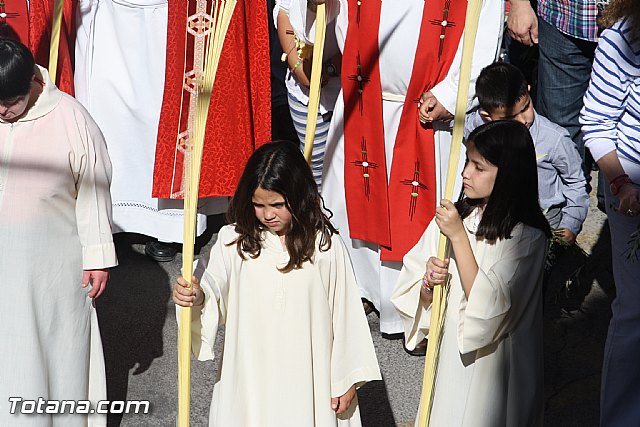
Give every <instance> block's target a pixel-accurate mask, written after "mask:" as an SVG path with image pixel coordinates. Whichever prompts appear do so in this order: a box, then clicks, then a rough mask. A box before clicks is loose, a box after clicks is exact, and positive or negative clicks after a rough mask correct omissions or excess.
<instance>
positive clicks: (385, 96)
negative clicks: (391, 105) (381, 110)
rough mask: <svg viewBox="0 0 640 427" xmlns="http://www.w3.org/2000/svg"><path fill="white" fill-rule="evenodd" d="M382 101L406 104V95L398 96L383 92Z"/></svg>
mask: <svg viewBox="0 0 640 427" xmlns="http://www.w3.org/2000/svg"><path fill="white" fill-rule="evenodd" d="M382 100H383V101H390V102H400V103H402V104H404V100H405V96H404V95H397V94H395V93H389V92H382Z"/></svg>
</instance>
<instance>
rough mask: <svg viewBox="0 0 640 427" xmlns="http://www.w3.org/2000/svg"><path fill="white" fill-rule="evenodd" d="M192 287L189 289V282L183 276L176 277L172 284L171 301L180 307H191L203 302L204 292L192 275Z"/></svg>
mask: <svg viewBox="0 0 640 427" xmlns="http://www.w3.org/2000/svg"><path fill="white" fill-rule="evenodd" d="M191 281H192V282H193V287H192V288H191V289H189V283H187V281H186V280H184V277H182V276H180V277H178V280H177V281H176V284H175V285H174V286H173V302H174V303H176V304H177V305H180V306H182V307H193V306H197V305H202V304H203V303H204V292H203V291H202V288H201V287H200V281H199V280H198V279H197V278H195V277H193V278H192V279H191Z"/></svg>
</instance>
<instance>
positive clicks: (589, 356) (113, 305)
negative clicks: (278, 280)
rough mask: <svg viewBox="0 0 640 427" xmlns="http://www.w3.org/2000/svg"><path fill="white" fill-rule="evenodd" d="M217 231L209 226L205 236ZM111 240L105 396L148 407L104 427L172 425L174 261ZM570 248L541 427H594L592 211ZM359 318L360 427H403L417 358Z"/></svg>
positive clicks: (209, 366) (127, 238) (601, 240)
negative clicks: (363, 331)
mask: <svg viewBox="0 0 640 427" xmlns="http://www.w3.org/2000/svg"><path fill="white" fill-rule="evenodd" d="M216 219H217V220H218V221H219V220H220V218H216ZM219 226H220V224H214V223H212V224H211V227H210V228H209V230H217V229H218V228H219ZM116 240H117V249H118V257H119V260H120V266H119V267H118V268H116V269H114V270H113V272H112V278H111V283H110V284H109V287H108V289H107V291H106V292H105V294H104V296H103V297H101V298H100V299H99V300H98V313H99V319H100V327H101V330H102V336H103V344H104V349H105V360H106V366H107V382H108V384H107V385H108V397H109V399H110V400H126V399H144V400H149V401H150V402H151V411H150V414H147V415H124V416H117V415H112V416H111V418H110V419H109V425H110V426H112V427H115V426H119V425H120V426H135V427H143V426H154V427H155V426H173V425H175V417H176V413H177V409H176V407H177V349H176V342H177V327H176V321H175V310H174V305H173V303H172V302H171V301H170V284H171V283H173V282H174V281H175V279H176V277H177V276H178V273H179V269H180V265H181V257H180V255H178V257H177V258H176V259H175V260H174V261H173V262H170V263H155V262H153V261H151V260H150V259H149V258H147V257H146V256H145V255H144V240H143V238H142V236H136V235H129V234H120V235H117V239H116ZM202 240H203V241H202ZM214 241H215V235H209V236H205V237H204V239H201V243H203V244H204V243H206V247H205V249H203V250H202V253H204V251H206V250H207V248H208V247H210V246H211V244H212V243H213V242H214ZM578 241H579V245H580V247H581V248H582V249H583V251H579V250H575V251H574V250H571V251H568V252H566V253H565V254H564V255H563V256H562V258H561V261H560V262H559V265H560V266H561V267H562V268H557V269H556V270H555V271H554V272H553V273H552V276H551V279H550V284H549V286H548V288H547V290H546V297H545V382H546V386H545V398H546V405H545V406H546V407H545V426H563V427H570V426H580V427H588V426H597V425H598V414H599V411H598V393H599V386H600V366H601V363H602V353H603V347H604V339H605V336H606V329H607V324H608V321H609V317H610V310H609V304H610V301H611V299H612V297H613V294H614V287H613V281H612V278H611V266H610V255H609V254H610V251H609V243H608V241H609V239H608V230H607V228H606V223H605V218H604V215H603V214H602V213H600V212H599V211H598V210H597V209H596V208H595V207H592V208H591V210H590V213H589V217H588V221H587V224H586V225H585V229H584V231H583V233H582V234H581V235H580V236H579V239H578ZM571 276H573V277H571ZM569 279H572V280H570V281H569V282H567V281H568V280H569ZM368 320H369V325H370V327H371V331H372V336H373V340H374V344H375V348H376V351H377V355H378V360H379V362H380V367H381V370H382V373H383V377H384V380H383V381H378V382H373V383H369V384H367V385H365V386H364V387H363V388H362V389H361V390H360V391H359V399H360V405H361V414H362V421H363V425H364V426H369V427H378V426H380V427H386V426H412V425H413V421H414V419H415V416H416V411H417V407H418V400H419V396H420V388H421V382H422V372H423V367H424V358H423V357H412V356H409V355H408V354H406V353H405V352H404V351H403V348H402V343H401V341H389V340H385V339H382V338H381V337H380V334H379V333H378V326H379V325H378V318H377V317H376V315H375V314H370V315H369V317H368ZM220 338H222V337H220ZM218 341H221V340H218ZM274 344H276V345H277V343H274ZM219 346H220V343H218V347H219ZM216 369H217V366H216V363H215V362H198V361H193V362H192V376H191V384H192V386H191V402H192V404H191V425H193V426H206V425H207V416H208V410H209V402H210V399H211V393H212V386H213V378H214V374H215V371H216ZM274 392H277V390H276V388H275V387H274Z"/></svg>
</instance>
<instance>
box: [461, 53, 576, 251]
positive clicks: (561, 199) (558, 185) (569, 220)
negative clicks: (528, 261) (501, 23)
mask: <svg viewBox="0 0 640 427" xmlns="http://www.w3.org/2000/svg"><path fill="white" fill-rule="evenodd" d="M476 94H477V96H478V102H479V103H480V109H478V110H476V111H474V112H472V113H469V114H468V115H467V117H466V121H465V137H466V136H467V135H468V134H469V133H471V131H472V130H473V129H475V128H476V127H478V126H480V125H481V124H483V123H486V122H487V121H492V120H508V119H511V120H516V121H519V122H520V123H522V124H524V125H525V126H527V127H528V128H529V131H530V132H531V137H532V139H533V143H534V145H535V149H536V158H537V161H538V197H539V199H540V207H541V208H542V211H543V212H544V214H545V217H546V218H547V220H548V221H549V225H551V228H554V229H557V230H559V232H560V234H561V236H562V238H563V239H564V240H566V241H567V242H568V243H574V242H575V239H576V236H577V235H578V233H579V232H580V230H581V228H582V224H583V223H584V220H585V219H586V217H587V211H588V210H589V195H588V194H587V190H586V188H587V182H586V179H585V176H584V172H583V169H582V159H581V157H580V154H579V153H578V150H577V149H576V146H575V144H574V143H573V141H572V140H571V138H570V137H569V133H568V132H567V131H566V130H565V129H564V128H562V127H560V126H558V125H556V124H555V123H553V122H551V121H550V120H549V119H547V118H546V117H543V116H541V115H539V114H538V113H536V111H535V110H534V108H533V103H532V101H531V96H530V95H529V86H528V85H527V82H526V80H525V78H524V75H522V73H521V72H520V70H518V69H517V68H516V67H514V66H513V65H511V64H508V63H504V62H495V63H493V64H491V65H489V66H487V67H486V68H484V69H483V70H482V71H481V72H480V75H479V76H478V80H477V81H476Z"/></svg>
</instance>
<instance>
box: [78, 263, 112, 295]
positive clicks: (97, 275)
mask: <svg viewBox="0 0 640 427" xmlns="http://www.w3.org/2000/svg"><path fill="white" fill-rule="evenodd" d="M107 281H109V270H108V269H106V268H102V269H98V270H84V272H83V273H82V287H83V288H86V287H87V286H88V285H89V284H91V290H90V291H89V298H98V297H99V296H100V295H102V292H104V289H105V288H106V287H107Z"/></svg>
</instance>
